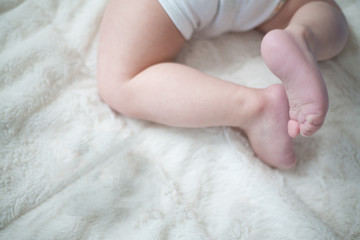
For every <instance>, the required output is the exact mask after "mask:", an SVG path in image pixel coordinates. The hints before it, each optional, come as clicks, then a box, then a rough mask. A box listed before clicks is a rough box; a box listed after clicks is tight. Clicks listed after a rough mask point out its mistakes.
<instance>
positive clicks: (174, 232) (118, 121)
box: [0, 0, 360, 240]
mask: <svg viewBox="0 0 360 240" xmlns="http://www.w3.org/2000/svg"><path fill="white" fill-rule="evenodd" d="M105 4H106V1H100V0H77V1H72V0H62V1H55V0H48V1H37V0H11V1H10V0H1V1H0V46H1V49H0V239H192V240H193V239H194V240H195V239H269V240H270V239H276V240H279V239H345V240H350V239H360V137H359V136H360V127H359V124H360V108H359V105H360V78H359V76H360V68H359V66H360V55H359V46H360V42H359V39H360V28H359V27H360V21H359V12H360V2H359V1H357V0H342V1H339V4H340V5H341V6H342V7H343V10H344V12H345V14H346V16H347V18H348V21H349V25H350V28H351V37H350V40H349V43H348V45H347V47H346V49H345V51H344V52H343V53H342V54H341V55H340V56H338V57H336V58H335V59H333V60H330V61H326V62H323V63H321V64H320V67H321V70H322V73H323V74H324V77H325V80H326V83H327V86H328V90H329V96H330V101H331V103H330V110H329V113H328V117H327V120H326V122H325V125H324V127H323V128H322V129H321V130H320V131H319V132H318V133H317V134H316V135H314V136H313V137H310V138H298V139H297V140H296V153H297V156H298V159H299V163H298V164H297V166H296V167H295V168H294V169H292V170H289V171H279V170H275V169H272V168H270V167H268V166H266V165H264V164H263V163H262V162H260V161H259V160H258V159H257V158H256V156H254V154H253V152H252V150H251V149H250V147H249V144H248V142H247V140H246V138H245V137H244V136H243V135H242V134H241V133H239V132H237V131H235V130H233V129H229V128H208V129H180V128H171V127H165V126H160V125H156V124H151V123H148V122H143V121H137V120H132V119H129V118H126V117H124V116H121V115H119V114H116V113H114V112H113V111H111V110H110V109H109V108H108V107H107V106H106V105H105V104H104V103H103V102H101V100H100V99H99V96H98V92H97V88H96V47H97V37H98V30H99V23H100V21H101V18H102V14H103V11H104V6H105ZM260 41H261V34H259V33H257V32H255V31H252V32H248V33H243V34H227V35H225V36H222V37H220V38H218V39H214V40H199V39H198V40H192V41H191V42H189V43H188V44H187V45H186V46H185V47H184V49H183V50H182V52H181V54H180V55H179V57H178V60H177V61H179V62H182V63H186V64H189V65H191V66H193V67H196V68H198V69H201V70H203V71H205V72H208V73H210V74H213V75H215V76H218V77H221V78H223V79H227V80H229V81H233V82H237V83H240V84H245V85H247V86H253V87H265V86H268V85H269V84H272V83H275V82H278V80H277V79H276V78H275V77H274V76H272V75H271V74H270V72H269V70H267V68H266V66H265V64H264V63H263V61H262V59H261V57H260V54H259V44H260ZM274 147H277V146H274Z"/></svg>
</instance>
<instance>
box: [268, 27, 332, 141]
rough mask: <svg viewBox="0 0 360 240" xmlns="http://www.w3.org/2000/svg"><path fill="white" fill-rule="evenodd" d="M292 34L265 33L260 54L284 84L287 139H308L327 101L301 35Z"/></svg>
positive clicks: (276, 31)
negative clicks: (304, 137)
mask: <svg viewBox="0 0 360 240" xmlns="http://www.w3.org/2000/svg"><path fill="white" fill-rule="evenodd" d="M293 32H295V31H293ZM293 32H290V31H288V30H273V31H271V32H269V33H268V34H266V35H265V37H264V39H263V41H262V44H261V53H262V56H263V58H264V61H265V62H266V64H267V65H268V67H269V68H270V70H271V71H272V72H273V73H274V74H275V75H276V76H277V77H278V78H279V79H280V80H281V81H282V82H283V83H284V87H285V90H286V94H287V96H288V99H289V105H290V110H289V115H290V120H289V122H288V133H289V135H290V136H291V137H296V136H297V135H298V134H299V133H301V135H303V136H310V135H312V134H314V133H315V132H316V131H317V130H318V129H319V128H320V127H321V125H322V124H323V122H324V120H325V115H326V112H327V110H328V103H329V100H328V95H327V90H326V86H325V83H324V80H323V78H322V76H321V73H320V71H319V68H318V65H317V62H316V59H315V57H314V54H313V53H312V52H311V50H310V48H309V46H308V44H307V43H306V41H305V33H304V31H297V32H295V33H293Z"/></svg>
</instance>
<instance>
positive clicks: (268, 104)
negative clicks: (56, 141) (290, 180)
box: [243, 84, 296, 169]
mask: <svg viewBox="0 0 360 240" xmlns="http://www.w3.org/2000/svg"><path fill="white" fill-rule="evenodd" d="M260 91H263V95H262V96H264V101H263V102H262V103H263V104H262V105H261V108H260V111H258V112H257V115H256V116H255V117H254V118H252V121H251V122H250V123H248V124H247V125H246V126H244V127H243V130H244V131H245V133H246V135H247V137H248V139H249V142H250V145H251V147H252V148H253V150H254V152H255V153H256V155H257V156H258V157H259V158H260V159H261V160H262V161H264V162H265V163H267V164H269V165H271V166H274V167H277V168H281V169H287V168H291V167H293V166H294V165H295V164H296V158H295V154H294V147H293V139H292V138H291V137H290V136H289V135H288V132H287V123H288V121H289V115H288V110H289V105H288V100H287V97H286V93H285V89H284V87H283V86H282V85H281V84H275V85H273V86H270V87H268V88H266V89H265V90H260Z"/></svg>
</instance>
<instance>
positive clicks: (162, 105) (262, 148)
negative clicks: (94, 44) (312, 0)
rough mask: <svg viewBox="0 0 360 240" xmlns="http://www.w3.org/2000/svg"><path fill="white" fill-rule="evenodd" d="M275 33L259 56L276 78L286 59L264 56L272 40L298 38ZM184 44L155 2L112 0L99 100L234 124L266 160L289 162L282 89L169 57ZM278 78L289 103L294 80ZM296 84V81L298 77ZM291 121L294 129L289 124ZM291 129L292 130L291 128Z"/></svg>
mask: <svg viewBox="0 0 360 240" xmlns="http://www.w3.org/2000/svg"><path fill="white" fill-rule="evenodd" d="M129 9H130V10H129ZM279 15H280V14H279ZM288 29H290V27H289V28H288ZM285 31H288V30H285ZM273 33H274V34H271V35H268V36H267V38H265V39H264V41H265V40H266V39H267V40H266V41H265V42H264V44H263V55H264V58H265V61H266V62H267V63H268V64H269V66H270V68H271V69H272V71H274V73H275V74H278V75H279V76H280V75H281V74H280V73H279V72H277V68H276V66H277V65H279V66H281V65H283V64H282V63H281V61H280V60H281V59H283V60H284V58H280V60H279V61H278V62H277V63H275V64H273V65H271V62H273V61H275V60H276V59H270V58H267V57H266V56H268V55H269V54H267V53H270V52H271V49H275V47H276V45H275V46H272V45H271V44H270V43H272V42H274V41H275V40H276V39H278V41H283V42H284V44H285V43H286V42H291V41H292V42H293V43H292V45H291V44H290V45H289V47H288V48H289V49H288V50H290V49H291V48H292V47H294V46H296V44H297V42H296V40H293V39H297V37H294V36H295V33H294V34H293V35H294V36H293V35H289V34H290V33H291V31H289V34H288V32H286V34H285V32H282V33H284V34H280V32H279V34H278V33H277V32H273ZM285 36H288V38H286V37H285ZM289 36H291V38H290V37H289ZM280 38H282V39H280ZM300 39H301V38H300ZM184 42H185V40H184V38H183V37H182V35H181V34H180V33H179V31H178V30H177V29H176V27H175V26H174V25H173V23H172V22H171V20H170V19H169V17H168V16H167V15H166V13H165V12H164V10H163V9H162V8H161V6H160V5H159V3H158V2H157V0H146V1H142V4H138V3H137V2H136V1H132V0H124V1H116V0H113V1H110V3H109V5H108V7H107V9H106V12H105V15H104V19H103V24H102V27H101V32H100V42H99V55H98V86H99V92H100V95H101V97H102V98H103V100H104V101H105V102H106V103H108V104H109V105H110V106H111V107H112V108H113V109H114V110H116V111H118V112H120V113H123V114H125V115H128V116H130V117H134V118H140V119H145V120H149V121H154V122H158V123H162V124H167V125H172V126H180V127H209V126H232V127H239V128H241V129H243V130H244V131H245V133H246V134H247V136H248V138H249V141H250V143H251V146H252V147H253V149H254V151H255V153H256V154H257V155H258V156H259V157H260V158H261V159H262V160H263V161H264V162H266V163H268V164H270V165H272V166H275V167H280V168H288V167H291V166H293V165H294V164H295V156H294V151H293V142H292V139H291V138H290V137H289V135H288V134H287V132H288V129H287V123H288V121H289V114H288V111H289V105H288V100H287V96H286V94H285V90H284V88H283V87H282V86H281V85H275V86H272V87H270V88H267V89H263V90H256V89H251V88H246V87H243V86H239V85H236V84H232V83H230V82H226V81H222V80H220V79H217V78H214V77H211V76H209V75H207V74H205V73H202V72H200V71H198V70H195V69H193V68H190V67H188V66H184V65H181V64H176V63H171V62H170V61H171V60H172V59H173V58H174V57H175V56H176V55H177V53H178V51H179V50H180V49H181V47H182V46H183V44H184ZM267 42H268V43H269V44H265V43H267ZM275 42H276V41H275ZM294 42H295V45H294ZM267 51H268V52H267ZM301 51H302V50H300V51H298V52H301ZM309 52H310V50H309ZM304 54H305V53H304ZM307 54H308V53H307ZM298 55H299V54H298ZM313 64H314V65H316V62H313ZM308 65H309V64H308ZM301 68H302V66H301V65H299V66H298V69H299V70H297V71H298V72H301ZM292 69H296V68H292ZM310 69H311V68H310ZM313 69H317V67H313ZM279 71H280V70H279ZM307 71H309V70H308V69H307ZM280 72H283V71H280ZM286 76H289V77H290V76H291V74H290V73H288V74H287V75H286ZM281 77H284V76H280V78H281ZM282 80H283V81H284V85H285V88H286V90H287V93H288V96H289V100H290V104H293V105H294V101H295V100H294V98H293V99H291V97H292V96H291V95H290V94H289V93H290V92H292V91H294V89H292V88H293V86H292V85H291V84H290V81H292V80H291V79H287V78H286V80H284V79H282ZM312 81H313V82H316V81H318V80H310V82H312ZM295 82H298V83H297V85H301V84H300V82H299V81H298V80H296V81H295ZM291 89H292V90H291ZM300 92H303V93H304V91H302V90H301V91H300ZM294 96H295V95H294ZM299 96H300V97H301V93H300V94H299ZM295 102H296V101H295ZM299 102H301V101H299ZM305 102H306V101H305ZM295 105H296V104H295ZM296 106H298V107H299V105H296ZM293 120H294V119H293ZM294 121H296V120H294ZM293 125H294V124H293ZM289 127H290V128H291V127H292V128H294V127H293V126H291V124H289ZM295 128H296V126H295ZM289 133H290V134H291V135H293V136H294V135H296V132H295V131H293V132H291V131H290V129H289ZM274 146H276V148H274Z"/></svg>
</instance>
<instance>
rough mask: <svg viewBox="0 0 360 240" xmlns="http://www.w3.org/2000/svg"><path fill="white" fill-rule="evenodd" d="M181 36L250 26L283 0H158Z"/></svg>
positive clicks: (259, 20) (270, 14)
mask: <svg viewBox="0 0 360 240" xmlns="http://www.w3.org/2000/svg"><path fill="white" fill-rule="evenodd" d="M159 2H160V4H161V6H162V7H163V8H164V10H165V11H166V13H167V14H168V15H169V17H170V18H171V20H172V21H173V22H174V24H175V26H176V27H177V28H178V29H179V31H180V32H181V33H182V35H183V36H184V37H185V39H187V40H189V39H190V38H191V37H192V36H193V35H196V36H200V37H207V38H212V37H216V36H218V35H220V34H222V33H225V32H242V31H247V30H250V29H253V28H255V27H257V26H259V25H260V24H261V23H263V22H265V21H266V20H267V19H269V18H270V17H271V16H272V15H273V14H274V11H275V9H277V8H278V7H279V5H280V4H282V3H283V2H284V0H159Z"/></svg>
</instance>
